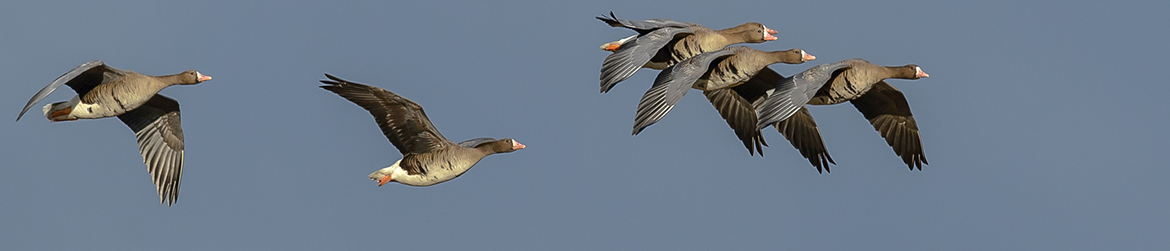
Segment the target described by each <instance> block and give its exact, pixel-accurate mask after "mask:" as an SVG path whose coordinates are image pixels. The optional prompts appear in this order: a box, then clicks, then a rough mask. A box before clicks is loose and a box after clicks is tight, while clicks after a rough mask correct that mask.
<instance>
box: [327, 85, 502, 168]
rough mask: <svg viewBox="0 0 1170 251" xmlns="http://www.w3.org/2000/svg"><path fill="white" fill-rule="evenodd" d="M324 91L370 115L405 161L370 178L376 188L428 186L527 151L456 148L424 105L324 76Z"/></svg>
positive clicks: (482, 141)
mask: <svg viewBox="0 0 1170 251" xmlns="http://www.w3.org/2000/svg"><path fill="white" fill-rule="evenodd" d="M325 76H326V77H327V78H329V80H321V83H324V84H326V85H323V86H321V88H323V89H325V90H328V91H331V92H333V93H336V94H337V95H339V96H341V97H342V98H345V99H346V100H349V101H351V102H353V103H355V104H357V105H358V106H361V107H362V108H364V109H366V111H369V112H370V115H373V116H374V120H375V121H376V122H378V126H379V127H380V128H381V129H382V133H383V134H384V135H385V136H386V138H387V139H389V140H390V143H391V144H393V145H394V146H395V147H396V148H398V151H399V152H400V153H402V159H399V160H398V161H395V162H394V164H393V165H390V166H388V167H386V168H382V169H380V170H377V171H375V172H373V173H371V174H370V175H369V178H370V179H372V180H375V181H378V186H382V185H384V184H386V183H388V182H398V183H402V184H405V185H411V186H430V185H435V184H439V183H442V182H445V181H448V180H451V179H454V178H455V177H459V176H460V175H463V173H465V172H467V170H469V169H471V167H472V166H475V164H476V163H479V161H480V160H482V159H483V158H484V157H486V156H488V155H492V154H495V153H506V152H513V151H516V150H520V149H524V147H525V146H524V145H523V144H520V143H519V142H516V140H513V139H500V140H496V139H492V138H476V139H471V140H467V141H463V142H460V143H458V144H456V143H454V142H451V141H450V140H447V138H445V137H443V135H442V134H440V133H439V130H438V129H436V128H435V126H434V125H433V124H431V121H430V119H429V118H427V116H426V113H425V112H423V109H422V106H420V105H418V103H415V102H414V101H411V100H409V99H406V98H405V97H402V96H399V95H398V94H395V93H393V92H390V91H387V90H385V89H382V88H378V87H373V86H368V85H364V84H359V83H354V82H349V81H346V80H343V79H341V78H337V77H334V76H332V75H329V74H325Z"/></svg>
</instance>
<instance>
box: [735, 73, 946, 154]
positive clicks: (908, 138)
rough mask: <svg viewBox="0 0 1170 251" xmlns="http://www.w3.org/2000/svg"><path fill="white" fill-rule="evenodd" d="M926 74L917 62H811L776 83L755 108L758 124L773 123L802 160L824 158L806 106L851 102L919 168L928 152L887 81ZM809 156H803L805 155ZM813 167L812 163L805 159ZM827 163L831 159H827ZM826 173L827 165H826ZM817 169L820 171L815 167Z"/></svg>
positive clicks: (901, 100) (902, 99)
mask: <svg viewBox="0 0 1170 251" xmlns="http://www.w3.org/2000/svg"><path fill="white" fill-rule="evenodd" d="M926 77H930V75H929V74H926V72H923V71H922V68H920V67H918V66H917V65H913V64H910V65H904V66H879V65H875V64H873V63H870V62H869V61H865V60H862V59H846V60H842V61H840V62H836V63H832V64H823V65H818V66H814V67H813V68H811V69H808V70H806V71H804V72H801V73H798V74H796V75H795V76H793V77H791V78H785V79H783V80H782V81H780V82H778V83H777V85H776V89H775V90H776V91H774V92H773V93H771V94H770V95H768V97H767V98H766V100H765V101H764V102H763V104H762V105H760V107H759V108H758V112H759V116H760V120H759V124H757V127H758V128H761V129H762V128H764V127H766V126H768V125H774V126H776V129H777V131H780V133H781V134H784V136H785V137H786V138H788V140H789V141H791V142H792V145H793V146H795V147H796V148H797V149H799V150H800V152H801V154H802V155H804V157H805V158H809V157H810V156H811V157H817V156H824V157H828V152H827V151H825V150H824V149H825V147H824V143H823V141H822V140H821V138H820V134H819V132H818V130H817V129H816V122H814V121H813V119H812V116H811V115H809V114H808V110H807V109H806V108H804V104H810V105H832V104H838V103H842V102H845V101H849V102H850V103H852V104H853V106H854V107H856V108H857V110H858V111H860V112H861V114H862V115H864V116H865V118H866V119H867V120H869V122H870V124H872V125H873V127H874V129H876V130H877V131H878V133H879V134H881V136H882V137H883V138H885V139H886V143H887V144H889V145H890V147H892V148H893V150H894V153H896V154H897V155H898V156H900V157H901V158H902V162H904V163H906V166H908V167H909V168H910V169H911V170H914V169H915V168H918V170H922V165H923V164H930V163H928V162H927V161H926V155H924V154H923V151H922V139H921V138H920V136H919V132H918V125H917V124H916V123H915V121H914V116H913V114H911V112H910V105H909V104H908V103H907V102H906V97H905V96H904V95H902V92H901V91H899V90H898V89H897V88H894V87H893V86H891V85H890V84H888V83H886V82H885V79H888V78H898V79H919V78H926ZM806 152H807V153H808V154H805V153H806ZM809 160H810V161H812V162H813V165H814V166H816V165H817V164H816V161H813V159H812V158H809ZM829 160H830V162H831V159H829ZM825 170H826V171H828V170H829V169H828V166H827V165H825ZM817 171H820V166H818V168H817Z"/></svg>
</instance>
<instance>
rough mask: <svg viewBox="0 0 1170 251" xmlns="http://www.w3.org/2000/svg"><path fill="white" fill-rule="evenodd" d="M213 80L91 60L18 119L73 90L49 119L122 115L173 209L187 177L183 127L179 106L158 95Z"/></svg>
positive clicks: (48, 110) (36, 98)
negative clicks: (63, 89)
mask: <svg viewBox="0 0 1170 251" xmlns="http://www.w3.org/2000/svg"><path fill="white" fill-rule="evenodd" d="M207 80H211V77H210V76H206V75H203V74H202V73H199V72H198V71H193V70H192V71H184V72H183V73H179V74H174V75H166V76H149V75H143V74H139V73H136V72H132V71H126V70H119V69H116V68H113V67H110V66H107V65H106V64H105V63H103V62H102V61H99V60H95V61H90V62H87V63H85V64H82V65H80V66H78V67H75V68H73V70H70V71H69V72H66V73H65V74H64V75H61V76H60V77H58V78H57V79H56V80H54V81H53V82H52V83H50V84H49V85H47V86H45V87H44V88H42V89H41V90H40V91H39V92H37V93H36V94H35V95H33V97H32V98H31V99H29V101H28V103H27V104H25V106H24V109H22V110H21V111H20V114H19V115H17V117H16V120H17V121H20V118H21V117H22V116H24V113H25V112H27V111H28V109H29V108H31V107H32V106H33V105H35V104H37V103H39V102H40V101H41V100H43V99H44V98H45V97H48V96H49V94H51V93H52V92H53V91H55V90H56V89H57V88H59V87H61V86H69V87H70V88H72V89H73V90H74V91H75V92H77V95H76V96H74V97H73V98H72V99H70V100H69V101H63V102H56V103H52V104H48V105H45V106H44V107H43V108H42V109H41V111H42V112H43V113H44V114H45V118H48V119H49V121H52V122H57V121H72V120H78V119H99V118H105V117H114V116H117V117H118V119H119V120H121V121H122V123H124V124H126V126H129V127H130V129H131V130H133V131H134V134H135V136H136V138H137V140H138V148H139V149H138V150H139V152H140V153H141V154H142V161H143V163H145V164H146V167H147V171H148V172H149V173H150V176H151V180H152V181H154V184H155V190H156V191H157V192H158V195H159V202H160V203H164V204H167V205H172V204H174V203H175V201H176V200H178V197H179V184H180V181H181V180H182V175H183V149H184V146H183V128H182V125H181V124H182V123H181V120H180V116H179V102H177V101H175V100H174V99H171V98H168V97H166V96H163V95H159V94H158V92H159V91H160V90H162V89H163V88H166V87H168V86H171V85H192V84H198V83H201V82H203V81H207Z"/></svg>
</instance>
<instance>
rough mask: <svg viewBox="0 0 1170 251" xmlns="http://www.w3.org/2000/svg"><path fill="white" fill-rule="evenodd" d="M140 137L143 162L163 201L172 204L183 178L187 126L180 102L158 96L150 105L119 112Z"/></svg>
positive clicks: (149, 101)
mask: <svg viewBox="0 0 1170 251" xmlns="http://www.w3.org/2000/svg"><path fill="white" fill-rule="evenodd" d="M118 119H119V120H122V123H125V124H126V126H129V127H130V130H134V135H135V137H136V138H137V139H138V151H139V152H140V153H142V162H143V163H146V171H147V172H150V178H151V180H152V181H154V186H155V190H156V191H157V192H158V199H159V203H164V204H167V206H170V205H171V204H174V203H175V201H176V200H178V199H179V183H180V181H182V178H183V126H182V125H181V123H180V122H181V121H180V119H179V102H176V101H175V100H174V99H171V98H168V97H166V96H163V95H154V97H153V98H151V99H150V100H148V101H146V104H143V105H142V106H139V107H138V108H136V109H134V110H131V111H129V112H126V113H124V114H122V115H118Z"/></svg>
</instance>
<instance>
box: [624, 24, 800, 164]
mask: <svg viewBox="0 0 1170 251" xmlns="http://www.w3.org/2000/svg"><path fill="white" fill-rule="evenodd" d="M814 59H816V57H815V56H813V55H810V54H808V53H806V52H805V51H804V50H801V49H791V50H784V51H771V52H766V51H760V50H756V49H752V48H749V47H746V46H732V47H727V48H724V49H721V50H717V51H712V52H706V53H703V54H699V55H698V56H695V57H691V58H688V59H686V60H683V61H682V62H679V63H678V64H675V65H673V66H671V67H669V68H666V69H665V70H663V71H662V72H659V73H658V77H657V78H655V79H654V86H652V87H650V90H647V91H646V94H644V95H643V96H642V100H641V101H640V102H638V110H637V113H636V115H635V117H634V131H633V134H634V135H637V134H638V133H639V132H641V131H642V130H643V129H645V128H646V127H647V126H650V125H652V124H654V123H656V122H658V120H661V119H662V117H664V116H666V113H668V112H670V110H671V109H673V108H674V105H675V104H677V103H678V101H679V100H681V99H682V97H683V95H686V93H687V90H688V89H691V88H694V89H699V90H702V91H703V94H704V95H705V96H707V99H708V101H710V102H711V105H713V106H715V109H716V110H718V111H719V115H720V116H722V117H723V119H724V120H727V122H728V125H729V126H731V128H732V129H733V130H734V131H735V134H736V136H737V137H738V138H739V139H740V141H743V144H744V147H746V148H747V149H748V153H749V154H753V155H754V154H755V152H759V153H760V154H761V155H763V154H764V153H763V148H762V146H761V145H767V143H765V142H764V140H763V136H761V134H760V129H757V128H755V125H756V119H757V118H756V111H755V108H754V107H753V106H752V104H751V103H749V102H747V101H746V100H744V99H743V98H742V97H738V95H736V94H735V93H734V92H732V91H731V88H733V87H736V86H739V85H741V84H743V83H745V82H747V81H749V80H750V79H752V78H753V77H755V75H756V74H757V73H758V72H759V71H760V70H762V69H765V68H766V67H767V66H768V65H771V64H774V63H786V64H800V63H804V62H807V61H809V60H814ZM769 71H770V70H769Z"/></svg>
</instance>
